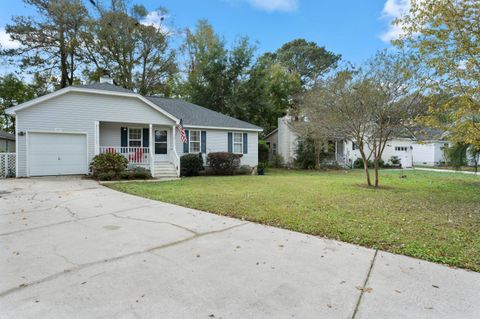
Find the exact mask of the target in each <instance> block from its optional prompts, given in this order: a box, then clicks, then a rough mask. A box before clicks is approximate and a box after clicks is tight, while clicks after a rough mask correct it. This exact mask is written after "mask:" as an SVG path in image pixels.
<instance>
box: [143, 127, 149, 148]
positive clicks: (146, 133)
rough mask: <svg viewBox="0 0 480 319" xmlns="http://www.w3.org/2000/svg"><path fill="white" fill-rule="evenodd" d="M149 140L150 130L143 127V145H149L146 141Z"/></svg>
mask: <svg viewBox="0 0 480 319" xmlns="http://www.w3.org/2000/svg"><path fill="white" fill-rule="evenodd" d="M149 140H150V130H149V129H148V128H144V129H143V147H149V146H148V142H149Z"/></svg>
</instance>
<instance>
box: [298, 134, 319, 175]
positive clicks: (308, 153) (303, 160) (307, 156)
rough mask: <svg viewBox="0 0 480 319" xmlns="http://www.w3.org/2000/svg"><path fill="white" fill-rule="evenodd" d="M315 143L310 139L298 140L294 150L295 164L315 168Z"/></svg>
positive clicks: (299, 166) (303, 167) (300, 166)
mask: <svg viewBox="0 0 480 319" xmlns="http://www.w3.org/2000/svg"><path fill="white" fill-rule="evenodd" d="M315 163H316V157H315V143H314V141H313V140H312V139H309V138H307V139H302V140H299V141H298V145H297V149H296V152H295V165H296V166H297V167H298V168H301V169H315Z"/></svg>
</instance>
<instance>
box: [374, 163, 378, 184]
mask: <svg viewBox="0 0 480 319" xmlns="http://www.w3.org/2000/svg"><path fill="white" fill-rule="evenodd" d="M373 168H374V170H375V187H378V159H377V158H375V159H374V161H373Z"/></svg>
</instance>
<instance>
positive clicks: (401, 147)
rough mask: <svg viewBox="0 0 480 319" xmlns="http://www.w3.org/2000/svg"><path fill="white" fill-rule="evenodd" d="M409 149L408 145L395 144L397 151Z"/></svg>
mask: <svg viewBox="0 0 480 319" xmlns="http://www.w3.org/2000/svg"><path fill="white" fill-rule="evenodd" d="M407 150H408V147H407V146H395V151H397V152H406V151H407Z"/></svg>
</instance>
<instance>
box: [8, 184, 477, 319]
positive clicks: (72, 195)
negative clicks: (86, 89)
mask: <svg viewBox="0 0 480 319" xmlns="http://www.w3.org/2000/svg"><path fill="white" fill-rule="evenodd" d="M0 214H1V215H0V233H1V234H0V247H1V250H0V270H1V280H0V317H1V318H207V319H208V318H224V319H227V318H369V319H371V318H389V319H391V318H410V319H411V318H480V302H479V300H480V274H479V273H475V272H469V271H465V270H458V269H450V268H448V267H445V266H441V265H437V264H432V263H428V262H424V261H420V260H417V259H412V258H408V257H403V256H396V255H392V254H389V253H385V252H380V251H379V252H375V251H374V250H371V249H366V248H362V247H357V246H354V245H350V244H345V243H342V242H338V241H333V240H326V239H322V238H317V237H314V236H307V235H305V234H300V233H295V232H291V231H286V230H282V229H278V228H273V227H265V226H262V225H257V224H254V223H248V222H245V221H242V220H236V219H231V218H227V217H221V216H217V215H212V214H208V213H204V212H200V211H196V210H192V209H188V208H183V207H179V206H175V205H170V204H164V203H160V202H156V201H151V200H147V199H143V198H139V197H135V196H131V195H127V194H122V193H119V192H116V191H113V190H110V189H108V188H104V187H102V186H100V185H98V184H97V183H95V182H93V181H89V180H82V179H79V178H37V179H18V180H0Z"/></svg>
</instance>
